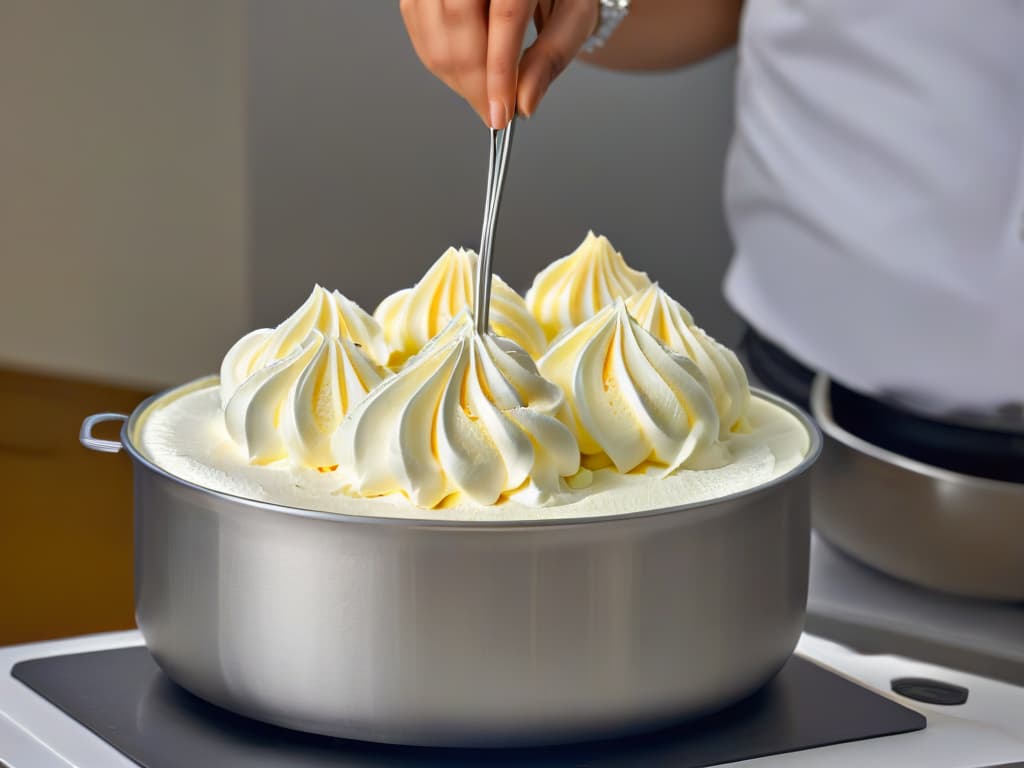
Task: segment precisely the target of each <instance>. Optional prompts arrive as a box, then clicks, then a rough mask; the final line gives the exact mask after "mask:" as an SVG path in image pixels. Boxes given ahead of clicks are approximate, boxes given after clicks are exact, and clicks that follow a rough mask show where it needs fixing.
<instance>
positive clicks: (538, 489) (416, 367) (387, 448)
mask: <svg viewBox="0 0 1024 768" xmlns="http://www.w3.org/2000/svg"><path fill="white" fill-rule="evenodd" d="M562 406H563V397H562V393H561V391H560V390H559V388H558V387H557V386H555V385H554V384H552V383H551V382H549V381H546V380H545V379H544V378H543V377H542V376H541V375H540V373H538V371H537V368H536V365H535V364H534V362H533V360H532V359H531V358H530V356H529V355H528V354H527V353H526V351H525V350H524V349H523V348H522V347H520V346H519V345H518V344H516V343H515V342H513V341H511V340H509V339H506V338H501V337H498V336H495V335H492V334H486V335H482V334H479V333H477V331H476V329H475V328H474V324H473V318H472V315H471V313H470V312H469V311H468V310H465V309H464V310H462V311H460V312H458V313H457V314H456V315H455V317H454V318H452V320H451V321H450V322H449V324H448V325H447V326H446V327H445V328H444V330H443V331H442V332H441V333H440V334H439V335H438V336H437V337H436V338H435V339H433V340H432V341H431V342H430V343H428V344H427V345H426V346H425V347H424V348H423V349H422V350H421V351H420V352H419V353H418V354H417V355H416V356H414V357H413V358H411V359H410V360H409V361H408V363H407V364H406V365H405V367H404V368H403V369H402V370H401V371H400V372H399V373H398V374H397V375H395V376H393V377H392V378H390V379H388V380H386V381H384V382H382V383H381V384H380V385H379V386H378V387H377V388H376V389H374V390H373V391H372V392H370V394H369V395H367V397H366V398H365V399H364V400H363V401H362V402H360V403H359V404H358V405H357V406H356V408H355V409H354V410H353V411H352V412H351V413H350V414H349V415H348V417H347V418H346V419H345V420H344V421H343V422H342V423H341V426H340V427H339V429H338V431H337V432H336V434H335V437H334V440H333V448H334V454H335V455H336V456H337V458H338V462H339V471H338V474H339V476H340V478H341V479H342V481H343V483H344V486H343V489H342V490H343V492H344V493H346V494H349V495H352V496H359V497H374V496H385V495H389V494H403V495H405V496H406V497H408V499H409V500H410V501H412V503H413V504H415V505H417V506H419V507H424V508H433V507H437V506H441V505H444V504H446V503H451V502H452V500H453V499H457V498H459V497H464V498H466V499H468V500H470V501H472V502H473V503H476V504H480V505H493V504H495V503H498V502H499V501H500V500H502V499H503V498H507V497H514V498H515V499H516V500H517V501H518V502H521V503H528V504H531V505H544V504H547V503H551V502H553V501H555V500H556V499H557V498H558V497H559V495H560V494H561V493H562V492H563V491H564V490H565V485H564V481H563V479H564V478H566V477H569V476H571V475H574V474H575V473H576V472H577V471H578V470H579V462H580V451H579V446H578V445H577V443H576V440H575V438H574V437H573V435H572V433H571V432H570V431H569V429H568V428H566V426H565V425H564V424H562V423H561V422H560V421H559V420H558V419H557V418H556V416H555V414H556V413H557V412H558V410H559V409H560V408H561V407H562Z"/></svg>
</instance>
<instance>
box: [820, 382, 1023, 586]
mask: <svg viewBox="0 0 1024 768" xmlns="http://www.w3.org/2000/svg"><path fill="white" fill-rule="evenodd" d="M831 392H832V385H831V382H830V381H829V379H828V377H826V376H824V375H818V376H817V377H816V378H815V380H814V384H813V385H812V388H811V411H812V413H813V415H814V418H815V419H816V420H817V422H818V424H819V426H820V427H821V429H822V431H823V432H824V434H825V445H824V449H823V452H822V457H821V461H820V462H819V463H818V466H817V467H816V468H815V471H814V480H813V483H812V485H813V510H814V526H815V528H816V529H817V530H818V531H819V532H820V533H821V535H822V536H823V537H824V538H825V539H827V540H828V541H829V542H831V543H833V544H835V545H836V546H838V547H839V548H840V549H842V550H844V551H846V552H848V553H849V554H851V555H853V556H854V557H856V558H857V559H858V560H861V561H863V562H864V563H867V564H868V565H871V566H873V567H875V568H877V569H879V570H881V571H884V572H886V573H889V574H891V575H893V576H896V577H898V578H901V579H905V580H906V581H910V582H914V583H916V584H919V585H921V586H924V587H929V588H931V589H937V590H941V591H944V592H951V593H955V594H959V595H965V596H970V597H979V598H990V599H996V600H1009V601H1024V484H1021V483H1015V482H1008V481H1002V480H993V479H987V478H982V477H975V476H973V475H968V474H962V473H958V472H952V471H949V470H947V469H943V468H941V467H936V466H932V465H930V464H926V463H923V462H921V461H915V460H914V459H910V458H907V457H905V456H901V455H899V454H897V453H894V452H892V451H889V450H887V449H885V448H882V447H880V446H878V445H874V444H872V443H870V442H868V441H866V440H864V439H862V438H860V437H858V436H857V435H855V434H853V433H852V432H850V431H848V430H847V429H846V428H844V427H843V426H841V425H840V424H838V423H837V422H836V420H835V418H834V414H833V410H832V397H831ZM1021 439H1022V440H1024V435H1022V436H1021Z"/></svg>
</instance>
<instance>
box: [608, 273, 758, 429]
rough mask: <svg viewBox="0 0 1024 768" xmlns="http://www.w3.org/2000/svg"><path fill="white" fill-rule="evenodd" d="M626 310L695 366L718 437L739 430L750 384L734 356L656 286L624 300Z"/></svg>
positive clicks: (747, 400) (652, 285)
mask: <svg viewBox="0 0 1024 768" xmlns="http://www.w3.org/2000/svg"><path fill="white" fill-rule="evenodd" d="M626 309H627V310H628V311H629V314H631V315H632V316H633V318H634V319H635V320H636V321H637V323H639V324H640V327H641V328H643V329H644V330H646V331H648V332H649V333H650V334H651V335H652V336H654V338H656V339H658V341H660V342H661V343H663V344H664V345H665V346H666V347H668V348H669V349H671V350H672V351H673V352H676V353H678V354H680V355H686V357H688V358H690V359H691V360H693V362H695V363H696V364H697V367H698V368H700V372H701V373H703V374H704V378H705V379H707V383H708V387H709V388H710V391H711V394H712V396H713V397H714V399H715V407H716V408H717V410H718V418H719V422H720V424H721V431H722V436H725V434H726V433H728V432H734V431H737V430H741V429H743V428H744V423H745V422H744V418H745V416H746V413H747V409H748V408H749V407H750V384H749V382H748V381H747V373H746V371H745V370H744V369H743V365H742V364H741V363H740V361H739V358H737V357H736V354H735V353H734V352H733V351H732V350H731V349H729V348H728V347H726V346H725V345H724V344H721V343H719V342H717V341H715V339H713V338H712V337H711V336H709V335H708V334H707V332H705V331H704V329H703V328H700V327H698V326H697V325H696V324H695V323H694V322H693V316H692V315H691V314H690V313H689V312H688V311H687V310H686V308H685V307H683V305H682V304H680V303H679V302H678V301H676V300H675V299H673V298H672V297H671V296H669V295H668V294H667V293H665V291H664V290H662V288H661V287H660V286H659V285H658V284H657V283H652V284H651V285H650V286H648V287H647V288H645V289H643V290H642V291H638V292H637V293H635V294H633V295H632V296H630V297H629V298H628V299H626Z"/></svg>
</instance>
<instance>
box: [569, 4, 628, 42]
mask: <svg viewBox="0 0 1024 768" xmlns="http://www.w3.org/2000/svg"><path fill="white" fill-rule="evenodd" d="M629 5H630V0H598V9H599V13H600V17H599V19H598V22H597V29H595V30H594V34H592V35H591V36H590V37H589V38H588V39H587V42H585V43H584V44H583V48H581V49H580V50H582V51H583V53H593V52H594V51H596V50H597V49H598V48H600V47H601V46H603V45H604V44H605V43H607V42H608V38H610V37H611V36H612V33H613V32H614V31H615V30H616V28H617V27H618V26H619V24H621V23H622V20H623V19H624V18H626V16H628V15H629Z"/></svg>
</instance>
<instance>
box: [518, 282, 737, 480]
mask: <svg viewBox="0 0 1024 768" xmlns="http://www.w3.org/2000/svg"><path fill="white" fill-rule="evenodd" d="M538 368H539V370H540V372H541V375H543V376H544V377H546V378H548V379H550V380H551V381H553V382H555V383H556V384H558V385H559V386H560V387H561V388H562V390H563V392H564V393H565V394H566V397H567V401H568V415H567V416H566V417H565V418H566V421H567V423H568V424H570V425H571V426H572V428H573V432H574V434H575V435H576V438H577V440H578V441H579V444H580V449H581V451H582V452H583V453H584V454H586V455H588V456H590V457H592V459H591V462H590V463H588V466H597V465H598V463H599V461H600V459H601V458H603V457H607V459H609V460H610V461H611V462H612V463H613V464H614V465H615V467H616V469H617V470H618V471H619V472H623V473H625V472H629V471H631V470H634V469H637V468H638V467H639V468H641V469H644V468H645V466H646V465H650V464H653V465H656V466H661V467H664V473H665V474H669V473H672V472H674V471H675V470H677V469H679V468H680V467H687V468H707V467H710V466H715V465H718V466H720V465H721V464H724V463H726V461H727V460H728V451H727V450H726V449H725V448H724V446H723V445H722V444H721V443H720V442H719V440H718V435H719V420H718V412H717V410H716V409H715V404H714V401H713V400H712V398H711V395H710V393H709V392H708V385H707V382H706V380H705V379H704V375H703V374H702V373H701V372H700V369H699V368H698V367H697V365H696V364H695V363H694V362H693V361H692V360H690V359H689V358H687V357H684V356H682V355H677V354H675V353H674V352H671V351H669V350H668V349H666V348H665V347H664V346H663V345H662V344H661V342H659V341H658V340H657V339H655V338H654V337H653V336H651V334H650V333H648V332H647V331H645V330H644V329H643V328H641V327H640V325H639V324H638V323H637V322H636V320H634V319H633V318H632V317H631V316H630V315H629V313H628V312H627V311H626V306H625V304H624V303H623V301H622V299H615V302H614V303H613V304H612V305H611V306H608V307H605V308H604V309H602V310H601V311H599V312H598V313H597V314H596V315H594V317H592V318H591V319H590V320H587V321H586V322H584V323H583V324H581V325H579V326H577V327H576V328H575V329H574V330H572V331H570V332H568V333H566V334H565V335H564V336H562V337H561V338H559V339H558V340H556V341H555V342H554V344H553V345H552V347H551V349H549V350H548V352H547V354H545V355H544V357H543V358H541V360H540V362H539V363H538ZM595 459H596V461H595ZM642 465H645V466H642Z"/></svg>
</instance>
